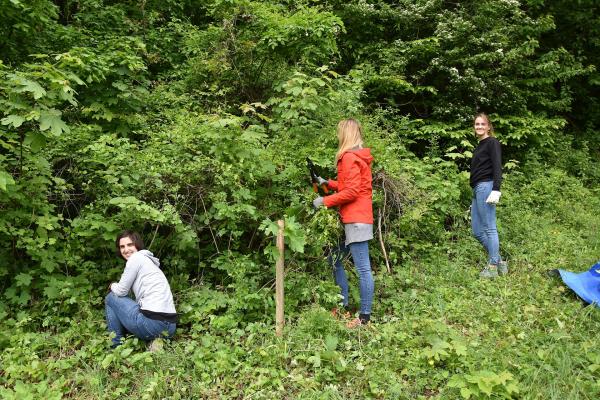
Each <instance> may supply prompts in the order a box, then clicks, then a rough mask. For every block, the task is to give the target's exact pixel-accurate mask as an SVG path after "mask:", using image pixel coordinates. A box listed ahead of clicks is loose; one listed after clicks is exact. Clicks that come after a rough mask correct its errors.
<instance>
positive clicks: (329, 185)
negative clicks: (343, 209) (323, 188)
mask: <svg viewBox="0 0 600 400" xmlns="http://www.w3.org/2000/svg"><path fill="white" fill-rule="evenodd" d="M327 188H328V189H331V190H333V191H335V192H337V190H338V183H337V181H334V180H333V179H329V180H328V181H327Z"/></svg>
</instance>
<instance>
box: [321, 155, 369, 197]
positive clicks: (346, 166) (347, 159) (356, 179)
mask: <svg viewBox="0 0 600 400" xmlns="http://www.w3.org/2000/svg"><path fill="white" fill-rule="evenodd" d="M339 171H343V176H338V179H339V180H343V181H344V188H343V189H342V190H341V191H338V192H337V193H335V194H332V195H331V196H325V197H324V198H323V204H324V205H325V206H326V207H328V208H329V207H334V206H339V205H342V204H346V203H350V202H351V201H354V200H355V199H356V198H357V197H358V193H359V188H360V167H359V165H358V162H357V159H356V156H352V155H346V156H344V158H342V162H341V165H340V168H339Z"/></svg>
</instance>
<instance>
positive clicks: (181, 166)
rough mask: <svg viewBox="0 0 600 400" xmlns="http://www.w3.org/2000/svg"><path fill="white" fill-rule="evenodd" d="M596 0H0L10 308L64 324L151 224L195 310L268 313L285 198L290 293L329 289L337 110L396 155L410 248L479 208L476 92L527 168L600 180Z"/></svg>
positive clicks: (384, 199)
mask: <svg viewBox="0 0 600 400" xmlns="http://www.w3.org/2000/svg"><path fill="white" fill-rule="evenodd" d="M599 8H600V6H598V4H597V2H596V1H593V0H587V1H586V0H584V1H578V2H572V1H544V0H523V1H517V0H480V1H461V2H449V1H441V0H401V1H385V0H373V1H365V0H346V1H338V0H332V1H317V0H301V1H287V0H270V1H253V0H239V1H230V0H203V1H200V0H185V1H180V0H161V1H154V0H128V1H109V0H65V1H49V0H30V1H24V0H11V1H5V2H2V4H1V5H0V19H1V20H2V24H1V25H0V105H1V107H0V111H1V113H2V116H1V124H0V210H1V215H0V277H1V278H2V282H1V283H0V319H6V320H8V321H12V322H9V325H10V324H13V325H14V324H16V323H17V322H16V321H22V320H23V318H25V317H27V318H28V320H27V324H28V326H32V327H42V326H43V327H44V328H45V329H50V330H51V331H52V330H55V329H60V328H59V327H60V326H62V324H64V323H65V322H68V321H71V319H70V318H71V317H72V316H73V315H74V314H76V313H82V312H83V311H82V309H83V310H85V312H89V313H94V312H95V311H94V310H96V311H98V310H99V309H100V308H101V307H99V304H100V302H101V299H102V296H103V292H104V288H105V287H106V284H107V283H108V282H109V281H110V280H113V279H116V278H117V277H118V276H119V272H120V270H121V268H122V265H121V262H120V261H119V260H118V259H117V258H116V257H115V256H114V251H113V246H114V244H113V238H114V237H115V235H116V233H117V232H118V231H119V230H121V229H124V228H131V229H135V230H138V231H141V232H142V233H143V234H144V237H145V238H146V242H147V245H149V247H150V249H151V250H152V251H153V252H154V253H155V254H156V255H157V256H158V257H160V258H161V259H162V260H163V263H164V268H165V271H167V275H168V276H169V279H170V280H171V282H172V286H173V287H174V289H175V290H176V291H177V292H178V293H179V294H178V296H180V299H181V301H182V304H184V305H183V306H182V310H181V311H182V313H183V315H184V317H183V325H182V326H183V327H187V328H186V329H191V330H192V331H193V329H194V326H195V325H196V324H201V323H207V321H208V320H210V324H214V325H215V326H219V327H220V328H222V329H233V328H235V327H236V326H239V325H240V324H245V323H248V322H251V321H260V320H263V319H265V318H267V317H268V316H269V315H270V312H271V309H272V307H273V304H272V300H271V297H270V296H269V295H268V293H269V290H270V288H271V285H272V279H273V278H272V258H271V254H272V250H273V243H272V235H273V233H274V232H275V228H274V221H275V220H277V219H279V218H285V219H286V221H287V228H286V242H287V245H288V252H289V254H288V256H287V260H288V267H289V269H290V271H293V272H294V273H293V274H289V277H288V281H287V285H288V288H289V289H288V299H287V304H286V306H287V308H288V311H289V312H295V311H297V310H300V309H301V308H302V306H307V305H310V304H313V303H315V302H316V303H321V304H333V303H334V302H335V301H336V298H335V289H334V288H333V284H332V283H330V282H329V280H328V279H327V276H328V273H327V272H326V271H325V269H326V268H325V265H326V264H325V260H324V259H323V257H322V255H323V249H324V248H326V247H328V246H332V245H333V244H334V243H335V242H336V240H337V238H338V235H339V227H338V225H337V224H338V223H337V218H336V215H335V213H334V212H332V211H321V212H319V213H315V212H314V211H312V210H311V209H310V207H309V204H310V200H311V199H312V196H313V193H312V192H311V191H310V187H309V185H308V179H307V173H306V171H305V162H304V159H305V157H306V156H310V157H311V158H312V159H313V160H314V161H315V162H316V163H317V164H319V165H320V166H321V167H322V173H323V175H327V176H332V175H333V174H334V165H333V155H334V153H335V148H336V144H337V143H336V137H335V134H334V128H335V125H336V123H337V121H338V120H339V119H341V118H345V117H348V116H353V117H357V118H359V119H360V120H361V121H362V122H363V124H364V125H365V130H366V141H367V143H368V145H369V146H371V147H373V152H374V154H375V157H376V165H375V168H374V172H375V184H376V193H375V212H376V217H377V223H378V225H377V229H378V233H381V239H382V241H383V242H384V243H385V246H386V250H387V258H388V260H387V261H388V262H389V263H390V265H391V268H392V270H393V269H397V268H401V266H402V265H403V263H404V262H405V261H406V260H414V259H418V258H419V257H424V256H425V255H426V254H427V253H428V251H430V250H431V249H432V248H435V247H436V246H439V245H442V246H444V244H443V243H448V242H449V241H452V240H455V239H456V237H457V236H460V234H459V233H458V232H460V230H461V229H464V228H465V226H467V221H466V213H465V210H466V208H467V207H468V204H469V196H470V192H469V187H468V179H467V175H466V174H465V172H464V171H465V170H466V169H467V165H468V160H469V159H470V156H471V153H470V151H471V150H472V148H473V147H474V144H475V140H474V138H473V135H472V134H471V116H472V115H473V114H474V113H475V112H476V111H485V112H487V113H489V114H491V115H492V119H493V121H494V123H495V125H496V131H497V136H498V137H499V139H500V141H501V142H502V143H503V145H504V149H505V153H504V162H505V168H506V171H507V172H508V174H509V176H510V174H511V172H512V173H514V176H515V177H516V178H515V179H523V182H522V184H523V185H527V184H528V182H529V181H528V180H527V177H529V176H537V175H536V174H539V173H540V171H541V170H543V169H553V170H554V171H561V170H562V171H565V172H566V173H567V174H569V175H570V176H571V177H574V178H577V179H579V182H581V183H582V184H583V185H585V186H586V187H588V188H592V189H591V190H595V189H594V188H597V185H598V183H599V182H600V168H598V167H597V162H598V159H599V158H600V146H599V145H600V141H599V140H598V135H597V130H598V128H599V124H600V111H599V108H598V94H599V92H598V85H599V84H600V76H599V72H598V70H597V69H598V66H599V65H600V59H599V56H598V54H599V51H598V50H599V47H600V34H599V29H600V28H599V27H600V24H599V22H600V9H599ZM557 173H558V172H557ZM561 176H562V175H561ZM561 179H562V178H561ZM565 179H567V178H565ZM569 179H570V178H569ZM557 187H558V186H557ZM513 188H514V189H515V190H518V188H519V186H514V187H513ZM582 190H583V189H582ZM590 193H594V192H593V191H592V192H590ZM596 194H597V192H596ZM532 201H533V200H532ZM372 248H373V250H372V253H373V254H372V257H373V263H374V267H375V268H376V269H377V270H384V269H386V267H385V265H386V259H385V257H384V253H383V251H382V250H381V247H378V246H377V245H373V246H372ZM474 258H475V257H474ZM199 284H202V285H205V286H203V289H202V290H200V289H198V286H195V285H199ZM190 287H194V288H195V289H193V292H194V293H195V295H190V294H189V291H188V288H190ZM186 296H187V297H186ZM183 299H186V300H185V301H184V300H183ZM13 325H10V326H13ZM7 326H8V325H7ZM11 329H12V328H11ZM7 340H8V339H7V338H6V337H2V338H0V347H1V346H2V343H7ZM4 379H12V378H10V377H8V378H5V377H4V376H3V377H0V381H2V382H3V383H4V381H3V380H4Z"/></svg>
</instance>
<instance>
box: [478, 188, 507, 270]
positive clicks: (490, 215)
mask: <svg viewBox="0 0 600 400" xmlns="http://www.w3.org/2000/svg"><path fill="white" fill-rule="evenodd" d="M492 186H493V182H492V181H486V182H479V183H478V184H477V185H475V187H474V188H473V199H472V202H471V228H472V229H473V236H475V238H477V240H479V243H481V244H482V245H483V247H484V248H485V250H486V251H487V253H488V264H494V265H498V264H499V263H500V261H502V259H501V258H500V241H499V239H498V230H497V229H496V205H495V204H488V203H486V202H485V200H486V199H487V198H488V196H489V195H490V193H491V192H492Z"/></svg>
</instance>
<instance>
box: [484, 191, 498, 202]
mask: <svg viewBox="0 0 600 400" xmlns="http://www.w3.org/2000/svg"><path fill="white" fill-rule="evenodd" d="M501 194H502V193H500V192H499V191H497V190H492V193H490V195H489V196H488V198H487V199H485V202H486V203H488V204H498V202H499V201H500V195H501Z"/></svg>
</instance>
